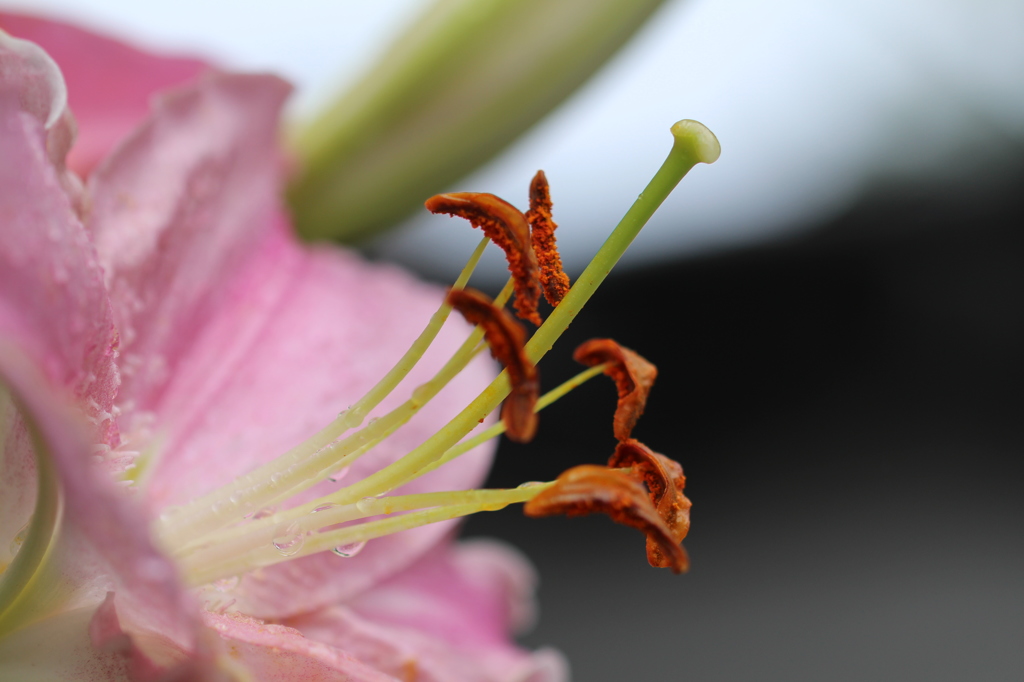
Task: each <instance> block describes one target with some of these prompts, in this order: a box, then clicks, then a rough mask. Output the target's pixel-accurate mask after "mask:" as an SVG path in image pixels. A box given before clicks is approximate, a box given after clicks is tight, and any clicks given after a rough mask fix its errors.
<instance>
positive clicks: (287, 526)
mask: <svg viewBox="0 0 1024 682" xmlns="http://www.w3.org/2000/svg"><path fill="white" fill-rule="evenodd" d="M305 542H306V534H305V533H304V532H302V529H301V528H300V526H299V522H298V521H292V522H291V523H282V524H281V525H280V526H278V528H277V532H275V533H274V540H273V545H274V549H276V550H277V551H278V553H279V554H280V555H281V556H295V555H296V554H298V553H299V550H300V549H302V545H303V544H304V543H305Z"/></svg>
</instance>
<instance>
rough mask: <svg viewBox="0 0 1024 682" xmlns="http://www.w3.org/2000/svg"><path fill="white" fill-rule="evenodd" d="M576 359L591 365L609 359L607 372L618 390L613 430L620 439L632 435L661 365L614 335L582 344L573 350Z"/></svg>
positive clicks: (605, 371)
mask: <svg viewBox="0 0 1024 682" xmlns="http://www.w3.org/2000/svg"><path fill="white" fill-rule="evenodd" d="M573 359H574V360H576V362H579V363H582V364H584V365H587V366H588V367H593V366H594V365H599V364H602V363H605V362H607V363H610V364H609V365H608V368H607V369H605V370H604V373H605V374H607V375H608V376H610V377H611V378H612V380H614V381H615V388H616V389H617V390H618V392H619V404H618V406H617V407H616V408H615V418H614V420H613V422H612V426H613V430H614V432H615V437H616V438H617V439H619V440H620V441H623V440H626V439H627V438H629V436H630V434H631V433H632V432H633V427H634V426H636V422H637V420H638V419H640V415H642V414H643V413H644V407H645V406H646V405H647V395H648V394H649V393H650V392H651V386H652V385H653V384H654V380H655V379H656V378H657V376H658V368H657V367H655V366H654V365H653V364H651V363H650V362H648V361H647V360H645V359H644V358H643V357H642V356H640V355H639V354H637V353H636V352H635V351H632V350H630V349H629V348H626V347H625V346H620V345H619V344H617V343H616V342H615V341H613V340H612V339H591V340H590V341H587V342H585V343H583V344H581V345H580V346H579V348H577V349H576V352H575V353H573Z"/></svg>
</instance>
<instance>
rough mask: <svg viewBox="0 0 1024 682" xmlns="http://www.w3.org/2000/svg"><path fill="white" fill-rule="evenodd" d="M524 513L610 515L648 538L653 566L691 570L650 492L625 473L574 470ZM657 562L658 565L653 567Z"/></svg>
mask: <svg viewBox="0 0 1024 682" xmlns="http://www.w3.org/2000/svg"><path fill="white" fill-rule="evenodd" d="M524 511H525V512H526V515H527V516H533V517H541V516H552V515H555V514H565V515H566V516H569V517H573V516H583V515H585V514H593V513H596V512H601V513H604V514H607V515H608V516H610V517H611V518H612V520H613V521H615V522H616V523H621V524H623V525H626V526H630V527H632V528H637V529H639V530H640V531H642V532H643V533H644V534H645V535H646V536H647V545H648V552H647V558H648V561H649V562H650V564H651V565H652V566H659V567H668V568H670V569H672V572H673V573H683V572H684V571H686V570H687V569H688V568H689V567H690V561H689V558H688V557H687V555H686V550H684V549H683V548H682V546H681V545H680V544H679V541H677V540H676V539H675V537H674V535H673V533H672V531H671V529H670V528H669V527H668V526H667V525H666V524H665V522H664V521H663V520H662V518H661V516H660V515H659V514H658V510H657V509H656V508H655V507H654V505H653V504H652V503H651V500H650V497H649V496H648V493H647V490H646V489H645V488H644V486H643V485H642V484H641V483H640V481H638V480H637V479H636V478H634V477H633V476H631V475H630V474H627V473H625V472H622V471H616V470H613V469H609V468H607V467H603V466H597V465H594V464H583V465H580V466H577V467H573V468H572V469H569V470H568V471H565V472H564V473H562V475H561V476H559V477H558V478H557V479H556V480H555V484H554V485H553V486H551V487H550V488H547V489H546V490H543V491H541V492H540V493H538V494H537V496H536V497H535V498H533V499H532V500H530V501H529V502H527V503H526V506H525V508H524ZM652 544H653V545H654V546H656V547H657V548H658V551H657V554H656V555H652V553H651V551H650V547H651V545H652ZM654 558H657V560H658V562H659V563H654Z"/></svg>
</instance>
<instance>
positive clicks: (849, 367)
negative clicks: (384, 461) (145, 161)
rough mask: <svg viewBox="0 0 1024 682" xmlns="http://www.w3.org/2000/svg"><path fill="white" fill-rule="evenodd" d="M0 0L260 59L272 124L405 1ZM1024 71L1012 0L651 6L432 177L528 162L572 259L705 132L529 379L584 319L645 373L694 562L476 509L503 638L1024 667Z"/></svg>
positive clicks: (808, 675) (988, 669) (521, 169)
mask: <svg viewBox="0 0 1024 682" xmlns="http://www.w3.org/2000/svg"><path fill="white" fill-rule="evenodd" d="M5 5H7V6H8V7H12V8H20V9H23V10H31V11H36V12H38V11H47V12H49V13H51V14H54V15H57V16H64V17H69V18H73V19H76V20H78V21H80V22H83V23H85V24H87V25H89V26H92V27H94V28H100V29H103V30H108V31H114V32H120V33H121V34H122V35H125V36H130V37H131V38H132V39H134V40H136V41H137V42H140V43H143V44H146V45H156V46H158V47H161V48H163V49H167V50H174V51H188V52H193V53H200V54H204V55H208V56H210V57H211V58H212V59H215V60H217V61H219V62H221V63H224V64H227V65H229V66H232V67H237V68H259V69H271V70H275V71H278V72H282V73H284V74H285V75H287V76H288V77H290V78H291V79H292V80H294V81H295V82H296V83H297V84H298V85H299V91H298V98H297V100H296V102H295V104H294V106H293V109H292V115H293V117H294V119H295V120H296V121H298V120H301V119H302V118H303V117H304V116H306V115H308V114H309V112H311V111H314V110H315V109H316V107H317V106H318V105H319V104H321V103H322V102H323V101H325V99H326V98H327V96H328V94H329V93H330V92H332V91H334V90H335V89H336V88H337V87H339V86H340V85H343V84H344V83H346V82H351V81H352V80H353V79H354V78H356V77H357V75H358V73H359V72H360V70H361V69H363V68H365V67H366V66H367V65H368V64H370V63H372V61H373V59H374V57H375V56H376V55H378V54H380V52H381V50H383V49H385V48H386V45H387V41H388V39H389V38H391V37H393V36H395V35H397V34H398V32H399V31H400V30H401V29H402V28H403V27H404V26H405V25H406V24H407V23H408V21H409V20H410V19H411V18H412V17H414V16H415V13H416V12H417V11H418V9H419V7H420V6H421V5H423V0H378V2H376V3H372V6H371V3H357V2H354V1H353V2H346V1H340V0H339V1H337V2H332V3H324V2H313V1H312V0H309V1H303V2H294V3H289V5H288V7H287V9H285V8H284V5H283V3H272V2H262V3H261V2H246V3H242V2H232V1H228V0H224V1H221V2H215V1H213V0H206V1H204V2H199V1H197V0H196V1H193V0H181V1H180V2H177V3H174V4H173V5H170V4H167V5H162V6H161V5H152V4H148V3H128V2H117V1H115V0H76V1H75V2H71V1H70V0H32V1H31V2H28V3H26V2H22V3H20V4H19V3H18V2H13V3H11V2H7V3H5ZM1022 84H1024V3H1022V2H1020V1H1019V0H1016V1H1013V2H1011V1H1002V0H982V1H974V2H970V1H968V0H959V1H954V0H934V1H932V2H924V1H923V0H921V1H916V0H907V1H905V2H901V3H883V2H880V1H879V2H857V3H855V2H852V1H851V2H847V1H844V0H833V1H832V2H828V3H820V2H810V1H807V2H801V1H798V0H780V1H779V2H775V3H757V2H754V1H753V0H749V1H742V0H719V1H718V2H712V1H711V0H691V1H690V2H682V1H670V2H666V3H665V5H664V6H663V8H662V9H661V10H659V12H658V13H656V14H655V15H654V17H653V18H652V20H651V21H650V22H649V23H648V25H647V26H646V27H645V28H644V29H643V30H642V31H641V32H640V33H639V34H638V35H637V37H636V38H635V40H634V41H632V42H631V43H630V44H629V45H628V46H627V47H626V48H625V49H624V50H622V52H621V53H620V54H619V55H618V56H617V57H616V58H615V59H614V60H613V61H612V62H610V63H609V64H608V66H607V67H606V69H605V70H603V71H602V72H601V73H600V74H599V75H598V76H597V77H596V78H595V79H593V80H592V81H591V82H590V83H589V84H588V85H586V86H585V87H584V88H582V89H581V90H580V91H579V92H578V93H577V94H576V95H574V96H573V97H572V98H570V99H569V100H568V101H567V102H566V104H565V105H564V106H562V107H561V108H560V109H558V110H556V111H555V112H554V113H553V114H552V115H551V116H549V117H548V118H547V119H545V120H544V121H542V122H541V123H540V124H539V125H538V126H537V127H536V128H535V129H534V130H533V131H531V132H530V133H529V134H527V135H526V136H525V137H524V138H523V139H522V140H521V141H520V142H518V143H517V144H516V145H515V146H513V147H512V148H510V149H509V150H508V151H507V152H506V153H505V154H504V155H503V156H501V157H500V158H498V159H496V160H494V161H493V162H491V163H489V164H488V165H486V166H485V167H483V168H482V169H480V170H479V171H478V172H476V173H475V174H474V175H472V176H470V177H468V178H466V179H465V180H464V181H462V182H460V183H459V185H458V186H457V187H454V188H453V189H468V190H478V191H492V192H495V193H497V194H499V195H502V196H505V197H506V198H508V199H510V200H512V201H514V202H517V203H522V202H523V201H524V200H525V194H526V186H527V182H528V180H529V178H530V176H531V175H532V173H533V171H534V170H536V168H538V167H543V168H544V169H545V170H546V171H547V172H548V176H549V178H551V180H552V186H553V193H554V197H555V211H556V219H558V220H559V222H560V223H561V224H562V229H561V231H560V234H559V238H560V242H561V244H563V247H564V250H565V253H566V257H567V261H568V262H569V264H570V270H575V271H577V272H578V270H579V269H580V268H581V267H582V265H583V264H585V262H586V259H587V257H589V254H591V253H592V252H593V251H594V250H595V248H596V245H597V243H599V242H600V240H602V239H603V238H604V236H605V235H606V234H607V232H608V231H609V230H610V229H611V227H612V226H613V225H614V223H615V222H616V220H617V219H618V217H619V216H620V215H621V214H622V213H623V212H624V211H625V209H626V208H627V207H628V205H629V203H630V201H632V198H633V197H635V195H636V193H637V192H638V191H639V190H640V189H641V188H642V186H643V185H644V184H645V183H646V181H647V179H648V177H649V176H650V174H651V173H652V172H653V171H654V169H655V168H656V167H657V164H658V163H659V162H660V161H661V158H662V157H663V156H664V154H665V152H666V150H667V146H668V144H669V140H668V137H667V133H666V132H665V130H666V128H667V127H668V125H669V124H671V123H672V122H673V121H674V120H676V119H678V118H683V117H688V118H696V119H698V120H701V121H703V122H704V123H706V124H707V125H708V126H709V127H710V128H711V129H712V130H714V131H715V132H716V133H717V134H718V136H719V138H720V140H721V142H722V147H723V155H722V159H721V160H720V161H719V162H718V163H717V164H715V165H714V166H711V167H698V168H697V169H695V170H694V172H693V173H692V176H691V177H689V178H687V179H686V180H684V182H683V184H682V185H681V186H680V188H679V190H678V191H677V192H676V194H675V195H673V197H672V198H671V199H670V200H669V202H667V203H666V205H665V207H664V209H663V211H662V212H661V213H659V215H658V216H657V217H656V219H655V220H654V221H653V222H652V224H651V226H650V228H649V229H648V230H645V232H644V233H643V234H642V235H641V237H640V238H639V239H638V241H637V244H636V247H637V248H636V249H635V250H634V251H633V252H631V255H630V256H629V257H628V258H627V261H626V262H625V263H624V265H625V267H624V268H623V269H620V270H618V271H616V272H615V273H613V275H612V277H611V278H610V279H609V281H608V283H607V284H606V285H605V286H604V287H603V288H602V289H601V290H600V291H599V292H598V294H597V295H596V296H595V298H594V299H593V301H592V302H591V303H590V304H589V305H588V307H587V309H586V310H585V311H584V313H583V314H582V315H581V316H580V317H579V318H578V321H577V322H575V323H574V324H573V326H572V327H571V328H570V329H569V331H568V332H567V334H566V337H565V338H564V339H563V340H562V341H561V342H560V343H559V344H558V345H557V346H556V347H555V349H554V351H553V352H552V353H551V354H550V355H549V357H548V358H546V359H545V361H544V363H543V364H542V366H541V370H542V378H543V381H544V384H545V386H546V387H551V386H554V385H555V384H557V383H558V382H559V381H561V380H562V379H564V378H567V377H568V376H570V375H571V374H573V373H575V372H576V371H577V368H576V367H574V366H573V364H572V362H571V360H570V359H569V358H570V356H571V351H572V349H573V348H574V347H575V345H576V344H577V343H579V342H581V341H583V340H586V339H588V338H591V337H594V336H614V337H615V338H616V339H618V340H619V341H620V342H622V343H623V344H625V345H627V346H630V347H632V348H635V349H637V350H638V351H640V352H641V353H643V354H644V355H645V356H646V357H648V358H649V359H650V360H652V361H653V362H655V363H656V364H657V365H658V366H659V368H660V370H661V374H660V377H659V380H658V384H657V385H656V387H655V389H654V391H653V393H652V396H651V402H650V405H649V408H648V412H647V414H646V415H645V416H644V418H643V419H642V420H641V422H640V424H639V426H638V427H637V430H636V435H637V436H638V437H639V438H640V439H642V440H644V441H645V442H647V443H648V444H649V445H651V446H652V447H653V448H654V449H656V450H659V451H662V452H664V453H666V454H668V455H670V456H672V457H675V458H676V459H678V460H680V461H681V462H682V464H683V466H684V468H685V470H686V473H687V476H688V488H687V492H688V493H689V495H690V497H691V498H692V499H693V501H694V509H693V529H692V531H691V535H690V537H689V538H688V539H687V541H686V546H687V548H688V549H689V551H690V553H691V558H692V563H693V568H692V570H691V572H690V573H689V574H688V575H686V576H682V577H676V576H672V575H671V574H668V573H667V572H666V571H659V570H655V569H651V568H649V567H648V566H647V565H646V561H645V558H644V551H643V539H642V537H641V536H640V535H639V534H637V533H636V532H635V531H632V530H630V529H625V528H621V527H616V526H613V525H612V524H611V522H609V521H608V520H607V519H604V518H585V519H578V520H572V521H569V520H564V519H550V520H543V521H536V520H530V519H526V518H525V517H523V516H521V515H520V514H519V513H518V511H517V510H506V511H504V512H500V513H494V514H482V515H479V516H477V517H474V518H472V519H471V520H470V521H469V522H468V523H467V525H466V527H465V530H464V533H465V534H466V535H470V536H476V535H487V536H497V537H500V538H503V539H505V540H507V541H509V542H511V543H512V544H514V545H516V546H518V547H520V548H521V549H522V550H523V551H524V552H525V553H526V554H527V555H529V557H530V558H531V559H532V560H533V562H534V563H535V564H536V566H537V568H538V572H539V575H540V580H541V582H540V593H539V594H540V618H539V620H538V622H537V626H536V627H535V629H534V630H533V631H532V632H530V633H528V634H526V635H524V637H523V641H524V642H525V643H526V644H529V645H532V646H541V645H551V646H555V647H558V648H559V649H561V650H562V651H564V652H565V653H566V654H567V655H568V657H569V659H570V661H571V663H572V667H573V671H574V678H575V679H576V680H578V681H590V680H596V681H602V680H623V679H638V680H648V679H651V680H653V679H665V680H674V679H693V680H749V679H760V680H823V679H824V680H967V679H970V680H1019V679H1024V646H1022V644H1021V643H1022V642H1024V571H1022V566H1024V495H1022V493H1021V490H1022V484H1024V419H1022V416H1024V398H1022V392H1021V387H1022V385H1024V360H1022V357H1024V354H1022V351H1024V192H1022V191H1021V187H1022V186H1024V163H1022V161H1024V85H1022ZM459 227H461V226H459ZM475 239H476V235H475V234H473V233H472V231H470V230H462V229H458V228H455V227H453V226H452V225H451V223H450V222H446V220H445V219H443V218H441V219H438V218H428V217H422V216H421V217H415V218H413V219H412V220H410V221H409V222H408V223H407V224H405V225H403V226H402V227H401V228H399V230H398V231H396V232H395V233H392V234H390V235H385V236H383V237H382V238H380V239H379V240H377V241H376V242H375V243H374V244H372V245H370V246H369V247H368V248H369V250H370V251H369V252H370V253H371V255H372V256H373V257H376V258H386V259H391V260H399V261H401V262H403V263H405V264H406V265H408V266H409V267H412V268H414V269H417V270H418V271H420V272H421V273H422V274H423V275H424V276H427V277H431V278H435V279H437V280H438V281H445V280H446V279H447V278H448V277H449V276H450V274H451V272H452V270H453V268H456V267H458V266H461V264H462V262H463V260H464V258H465V256H466V254H467V253H468V251H469V249H470V248H471V245H472V244H473V243H475ZM499 261H500V258H499V257H498V256H497V254H495V256H494V257H493V258H492V259H491V260H490V261H489V262H488V264H487V265H486V267H485V271H484V272H483V273H482V277H481V280H480V281H481V282H482V286H484V287H485V288H486V287H495V286H496V285H497V282H498V281H499V280H500V278H501V274H500V272H501V267H500V262H499ZM614 402H615V401H614V390H613V388H612V387H611V385H610V383H608V382H605V381H602V380H595V381H593V382H591V383H590V384H588V385H587V386H585V387H583V388H582V389H580V390H578V391H576V392H575V393H574V394H572V395H571V396H569V397H568V398H566V399H565V400H563V401H561V402H559V403H558V404H556V405H554V406H552V407H551V408H549V409H548V410H547V411H545V413H544V414H543V416H542V420H541V428H540V432H539V435H538V438H537V439H536V441H535V442H534V443H532V444H531V445H529V446H527V447H522V446H514V445H512V444H509V443H502V445H501V448H500V451H499V457H498V462H497V465H496V467H495V469H494V471H493V473H492V476H491V479H490V481H489V483H490V484H491V485H495V486H511V485H517V484H518V483H520V482H522V481H524V480H535V479H547V478H551V477H553V476H556V475H557V474H558V473H559V472H560V471H562V470H564V469H565V468H567V467H569V466H572V465H574V464H577V463H580V462H584V461H585V462H602V461H603V460H604V459H605V458H606V457H607V455H608V454H609V453H610V452H611V449H612V448H613V446H614V440H613V438H612V435H611V428H610V420H611V415H612V412H613V408H614ZM595 424H596V425H597V426H596V427H595ZM606 424H607V428H605V426H604V425H606Z"/></svg>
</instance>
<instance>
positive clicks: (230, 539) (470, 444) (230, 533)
mask: <svg viewBox="0 0 1024 682" xmlns="http://www.w3.org/2000/svg"><path fill="white" fill-rule="evenodd" d="M607 366H608V365H607V364H601V365H596V366H594V367H590V368H589V369H586V370H584V371H582V372H580V373H579V374H577V375H576V376H574V377H572V378H571V379H569V380H568V381H565V382H563V383H562V384H561V385H559V386H558V387H557V388H554V389H552V390H550V391H548V392H547V393H545V394H544V395H543V396H541V397H540V398H539V399H538V400H537V406H536V408H535V410H536V411H538V412H539V411H540V410H542V409H544V408H545V407H547V406H548V405H551V404H552V403H554V402H555V401H556V400H558V399H559V398H561V397H562V396H564V395H565V394H567V393H569V391H571V390H573V389H574V388H576V387H578V386H580V385H581V384H583V383H585V382H586V381H588V380H590V379H591V378H593V377H595V376H597V375H598V374H600V373H601V372H603V371H604V369H605V368H606V367H607ZM504 431H505V425H504V423H502V422H498V423H497V424H494V425H492V426H491V427H490V428H487V429H485V430H484V431H482V432H480V433H479V434H478V435H476V436H474V437H472V438H469V439H466V440H464V441H462V442H460V443H459V444H458V445H456V446H455V447H453V448H451V449H450V450H449V451H448V452H446V453H445V455H444V457H442V458H441V459H440V460H438V461H437V462H434V463H433V464H431V465H430V466H428V467H426V468H425V469H423V470H422V471H420V472H419V474H418V475H423V474H426V473H428V472H430V471H433V470H434V469H436V468H437V467H439V466H441V465H442V464H446V463H447V462H450V461H451V460H453V459H455V458H456V457H459V456H460V455H464V454H465V453H467V452H469V451H470V450H472V449H473V448H475V447H477V446H478V445H480V444H482V443H486V442H487V441H489V440H490V439H492V438H494V437H496V436H499V435H501V434H502V433H503V432H504ZM342 464H343V465H344V464H345V462H342ZM466 492H474V491H456V492H454V493H430V495H434V496H442V497H438V498H437V499H439V500H442V499H443V500H444V501H445V502H447V503H449V504H454V503H455V502H458V501H459V500H460V499H461V498H460V497H459V496H461V495H463V494H464V493H466ZM477 492H478V491H477ZM453 496H454V497H453ZM428 497H429V496H425V495H406V496H402V497H382V498H368V499H367V500H361V501H360V502H357V503H350V504H348V505H333V504H328V506H330V507H331V508H332V509H349V508H353V506H354V505H365V504H367V503H368V502H371V501H372V502H373V503H374V504H376V503H378V502H379V503H380V504H384V505H387V504H390V502H388V501H389V500H414V499H427V498H428ZM324 504H325V502H324V500H318V501H317V502H314V503H311V504H309V505H304V506H302V507H297V508H294V509H288V510H285V511H281V512H278V513H276V514H273V515H270V516H266V517H263V518H260V519H256V520H253V521H252V522H250V523H248V524H246V525H244V526H242V527H240V528H224V529H222V530H220V531H217V532H215V533H210V534H209V535H207V536H205V537H204V538H203V539H202V541H201V542H198V543H194V544H192V545H189V546H187V547H185V548H183V549H182V550H180V551H179V552H178V556H179V558H182V557H184V558H186V560H192V555H193V554H194V553H196V552H199V553H202V552H204V550H205V549H206V548H208V547H216V548H217V551H218V552H219V553H221V554H223V555H224V556H231V555H232V554H234V553H243V552H247V551H248V550H249V549H251V548H252V547H256V546H261V545H264V544H266V543H267V542H269V541H270V540H268V539H267V538H268V537H269V538H271V540H272V539H273V538H272V535H273V534H274V532H275V530H276V529H278V528H280V527H282V526H288V525H290V524H291V523H293V522H294V523H300V524H303V522H305V525H303V528H305V530H316V529H318V528H323V527H324V526H327V525H331V524H335V523H342V522H344V521H351V520H353V519H355V518H362V516H363V515H357V516H351V517H346V518H338V519H337V520H330V521H328V520H327V519H333V518H335V517H334V516H328V515H318V516H315V517H314V516H312V514H313V513H314V510H315V509H317V508H318V507H320V506H323V505H324ZM420 506H428V505H426V504H423V505H420ZM412 508H415V507H405V509H412ZM335 513H338V512H335ZM374 513H375V514H377V513H390V512H374ZM314 518H315V523H316V524H318V525H315V526H313V525H308V524H312V523H313V522H314V521H313V519H314ZM204 556H205V555H204Z"/></svg>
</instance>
